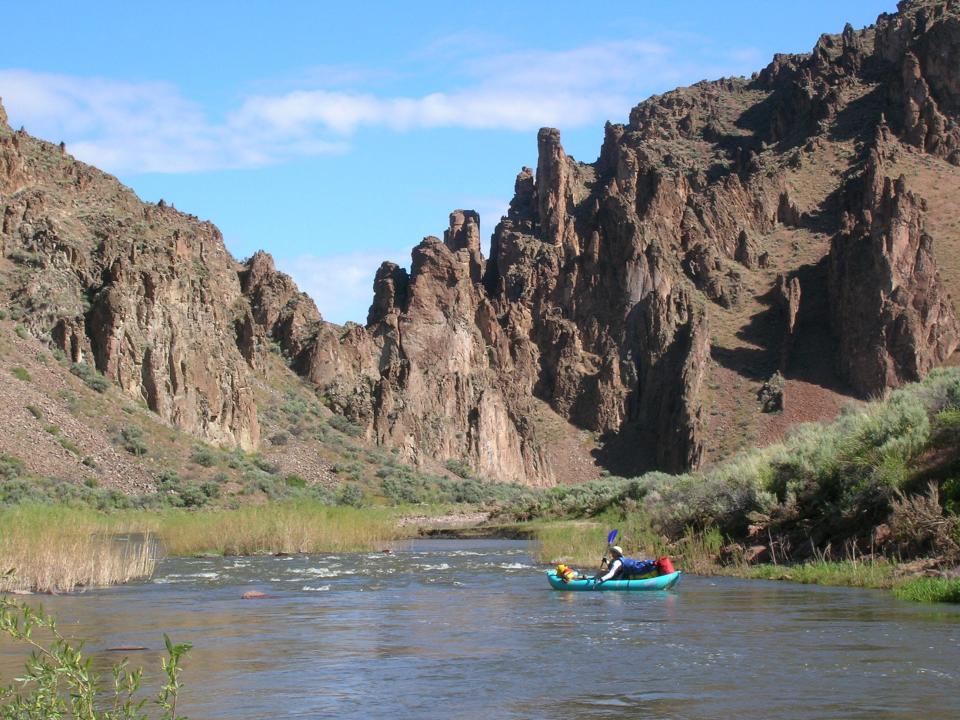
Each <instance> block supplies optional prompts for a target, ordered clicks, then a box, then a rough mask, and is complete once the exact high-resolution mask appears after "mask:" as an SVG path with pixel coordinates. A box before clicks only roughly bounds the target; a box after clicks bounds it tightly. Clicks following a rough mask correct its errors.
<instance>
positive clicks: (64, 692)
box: [0, 598, 191, 720]
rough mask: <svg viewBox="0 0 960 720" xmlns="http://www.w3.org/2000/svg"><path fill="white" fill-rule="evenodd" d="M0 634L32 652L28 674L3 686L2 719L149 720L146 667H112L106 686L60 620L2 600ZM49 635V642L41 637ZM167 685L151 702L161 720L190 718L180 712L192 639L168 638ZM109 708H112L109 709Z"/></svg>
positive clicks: (164, 663) (0, 697)
mask: <svg viewBox="0 0 960 720" xmlns="http://www.w3.org/2000/svg"><path fill="white" fill-rule="evenodd" d="M0 632H2V633H3V634H5V635H6V636H7V637H9V638H11V639H12V640H14V641H15V642H16V643H18V644H19V645H21V646H25V647H26V648H28V649H29V650H30V651H31V653H32V654H31V657H30V659H29V660H28V661H27V663H26V668H25V672H24V673H23V675H22V676H21V677H19V678H17V679H15V680H14V681H13V682H12V683H11V684H10V685H7V686H6V687H0V719H2V720H27V719H28V718H38V719H39V718H67V717H71V718H76V719H77V720H146V719H147V718H148V717H149V714H148V713H147V712H145V711H144V707H145V706H146V705H147V701H146V699H145V698H143V697H140V691H141V684H142V679H143V670H142V669H137V670H130V668H129V667H128V665H127V662H126V661H125V660H124V661H123V662H120V663H117V664H116V665H114V666H113V667H112V672H111V679H112V685H111V686H110V687H105V686H104V683H102V682H101V675H100V674H99V673H98V672H96V671H95V670H94V669H93V662H92V660H93V659H92V658H91V657H90V656H88V655H85V654H84V652H83V644H82V643H80V644H76V645H75V644H73V642H72V641H70V640H67V639H66V638H65V637H64V636H63V635H61V634H60V632H59V631H58V630H57V624H56V621H55V620H54V619H53V618H52V617H51V616H49V615H46V614H45V613H44V612H43V611H42V610H34V609H33V608H31V607H30V606H29V605H27V604H22V603H15V602H13V601H12V600H9V599H7V598H0ZM42 634H46V635H48V636H49V642H48V644H47V645H44V644H42V643H41V642H40V640H39V638H40V636H41V635H42ZM163 639H164V644H165V646H166V650H167V656H166V657H165V658H164V659H163V661H162V664H161V667H162V669H163V684H162V685H161V686H160V688H159V689H158V690H157V692H156V695H155V699H154V701H153V703H152V705H154V706H156V707H157V708H158V710H159V713H158V714H157V716H156V717H157V718H158V720H186V719H185V718H182V716H180V715H178V714H177V698H178V695H179V693H180V690H181V688H182V687H183V683H182V681H181V679H180V675H181V672H182V669H181V659H182V658H183V656H184V655H186V653H187V652H189V651H190V648H191V646H190V644H189V643H180V644H174V643H172V642H171V641H170V638H169V637H167V636H166V635H164V636H163ZM105 708H109V709H105Z"/></svg>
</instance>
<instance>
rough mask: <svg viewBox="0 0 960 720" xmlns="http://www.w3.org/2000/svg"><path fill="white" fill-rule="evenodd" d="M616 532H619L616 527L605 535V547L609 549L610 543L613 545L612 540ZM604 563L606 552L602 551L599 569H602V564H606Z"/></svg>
mask: <svg viewBox="0 0 960 720" xmlns="http://www.w3.org/2000/svg"><path fill="white" fill-rule="evenodd" d="M618 532H619V531H618V530H617V529H616V528H614V529H613V530H611V531H610V533H609V534H608V535H607V548H608V549H609V547H610V546H611V545H613V541H614V540H615V539H616V537H617V533H618ZM606 564H607V553H606V552H604V553H603V557H602V558H600V569H601V570H603V566H604V565H606Z"/></svg>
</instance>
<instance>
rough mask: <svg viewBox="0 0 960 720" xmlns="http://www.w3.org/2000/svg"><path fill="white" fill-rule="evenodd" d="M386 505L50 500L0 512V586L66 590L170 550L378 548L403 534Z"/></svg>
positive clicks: (126, 575) (133, 570)
mask: <svg viewBox="0 0 960 720" xmlns="http://www.w3.org/2000/svg"><path fill="white" fill-rule="evenodd" d="M403 536H404V535H403V531H401V530H400V529H399V528H398V526H397V518H396V513H395V512H394V511H391V510H386V509H384V510H380V509H363V510H360V509H356V508H346V507H329V506H325V505H321V504H319V503H313V502H298V503H292V502H290V503H274V504H270V505H263V506H257V507H254V506H247V507H242V508H240V509H237V510H219V511H207V512H187V511H168V512H164V513H148V512H143V511H138V512H133V511H123V512H117V513H113V514H109V515H108V514H105V513H100V512H96V511H93V510H80V509H74V508H67V507H57V506H50V505H35V506H19V507H16V508H12V509H8V510H2V511H0V575H2V574H3V573H5V572H7V571H8V570H9V569H13V570H14V571H15V572H14V574H12V575H9V576H5V577H0V592H3V591H17V590H35V591H40V592H68V591H70V590H74V589H76V588H78V587H101V586H107V585H115V584H118V583H124V582H129V581H131V580H137V579H140V578H145V577H149V576H150V575H151V574H152V573H153V569H154V565H155V563H156V559H157V557H156V555H157V550H158V548H162V549H163V550H164V551H165V552H167V553H169V554H172V555H197V554H202V553H214V554H218V555H259V554H275V553H303V552H344V551H360V550H371V549H379V548H382V547H383V545H384V544H385V543H387V542H389V541H391V540H395V539H398V538H400V537H403Z"/></svg>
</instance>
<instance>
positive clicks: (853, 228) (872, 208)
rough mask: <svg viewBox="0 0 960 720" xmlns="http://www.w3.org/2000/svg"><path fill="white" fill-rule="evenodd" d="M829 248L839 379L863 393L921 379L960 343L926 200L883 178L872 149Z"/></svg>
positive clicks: (850, 191)
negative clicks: (926, 221)
mask: <svg viewBox="0 0 960 720" xmlns="http://www.w3.org/2000/svg"><path fill="white" fill-rule="evenodd" d="M846 202H847V212H846V213H845V215H844V226H843V228H842V230H841V231H840V232H839V233H838V234H837V235H836V237H834V239H833V243H832V247H831V250H830V281H829V282H830V302H831V320H832V325H833V328H834V332H835V334H836V336H837V341H838V343H839V348H840V353H839V357H840V363H841V367H840V370H841V373H842V375H843V377H844V378H845V379H846V380H847V382H849V383H850V385H851V386H852V387H854V388H855V389H856V390H857V391H858V392H859V393H860V394H861V395H863V396H868V395H875V394H881V393H883V392H884V391H885V390H887V389H888V388H891V387H896V386H898V385H900V384H902V383H904V382H909V381H915V380H919V379H920V378H922V377H923V376H924V375H925V374H926V373H927V372H928V371H929V370H930V369H931V368H933V367H934V366H936V365H937V364H939V363H942V362H943V361H944V360H945V359H946V358H947V357H949V356H950V354H951V353H952V352H953V351H954V350H955V349H956V347H957V344H958V341H960V325H958V323H957V318H956V315H955V313H954V310H953V305H952V303H951V302H950V300H949V297H948V295H947V292H946V289H945V288H944V286H943V283H942V281H941V280H940V275H939V273H938V271H937V265H936V261H935V259H934V255H933V249H932V244H933V239H932V238H931V237H930V236H929V235H928V234H927V233H926V232H925V230H924V226H923V201H922V200H921V199H920V198H918V197H916V196H915V195H914V194H913V193H911V192H909V191H908V190H907V188H906V181H905V180H904V178H903V177H902V176H901V177H900V178H898V179H897V180H893V179H891V178H889V177H886V176H885V175H884V173H883V164H882V162H881V160H880V155H879V153H878V152H877V151H876V150H873V151H871V153H870V157H869V159H868V161H867V164H866V168H865V170H864V172H863V174H862V176H861V177H860V178H858V179H857V180H856V181H854V182H853V183H852V184H851V186H850V187H849V188H848V195H847V201H846Z"/></svg>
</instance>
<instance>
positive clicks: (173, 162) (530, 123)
mask: <svg viewBox="0 0 960 720" xmlns="http://www.w3.org/2000/svg"><path fill="white" fill-rule="evenodd" d="M454 45H455V46H456V47H458V48H459V50H460V52H459V53H452V54H451V56H450V58H449V62H448V64H447V66H446V67H444V68H443V70H444V72H445V73H446V75H448V76H451V77H454V78H456V80H455V81H454V82H455V87H453V88H452V89H451V88H446V89H440V88H438V89H437V91H436V92H429V93H425V94H421V95H389V94H374V93H371V92H363V91H360V90H351V89H350V88H349V82H350V81H351V80H354V81H356V82H358V83H362V82H363V79H364V78H370V77H374V76H375V75H376V71H374V70H368V69H358V70H357V71H356V72H351V69H350V68H347V67H341V66H330V67H326V68H324V67H321V68H318V69H315V72H313V73H308V74H307V75H305V76H304V77H303V78H302V79H303V80H304V81H305V82H306V80H307V78H308V77H312V78H314V80H313V82H316V83H322V84H324V87H319V88H318V87H308V88H299V89H291V90H288V91H285V92H279V93H278V92H273V93H269V92H263V91H261V92H260V93H258V94H255V95H251V96H248V97H246V98H245V99H242V100H241V101H240V103H239V104H238V106H237V107H235V108H233V109H232V110H230V111H228V112H226V113H225V114H224V116H223V117H222V118H213V117H211V116H210V113H209V112H208V111H207V110H206V109H205V108H204V107H202V106H201V105H200V104H199V103H198V102H195V101H193V100H190V99H188V98H185V97H184V96H183V95H182V94H181V92H180V91H179V89H178V88H176V87H175V86H173V85H171V84H169V83H162V82H143V83H134V82H124V81H117V80H110V79H104V78H89V77H76V76H70V75H56V74H48V73H36V72H31V71H27V70H0V96H2V97H3V98H4V103H5V105H6V107H7V111H8V113H9V114H10V116H11V117H12V118H13V119H14V122H16V123H18V124H19V123H24V124H25V125H26V126H27V128H28V130H30V131H31V132H33V133H34V134H37V135H40V136H42V137H45V138H48V139H50V140H53V141H57V140H64V141H66V142H67V145H68V149H69V150H70V152H72V153H73V154H74V155H76V156H77V157H79V158H80V159H82V160H85V161H88V162H91V163H94V164H96V165H99V166H101V167H104V168H106V169H108V170H111V171H113V172H118V173H140V172H191V171H201V170H211V169H223V168H241V167H244V168H245V167H258V166H262V165H267V164H271V163H278V162H283V161H284V160H286V159H288V158H291V157H298V156H304V155H308V156H309V155H322V154H327V153H342V152H346V151H348V150H349V143H350V139H351V137H352V136H353V135H354V134H355V133H357V132H358V131H359V130H361V129H362V128H386V129H389V130H392V131H396V132H406V131H411V130H415V129H423V128H439V127H449V128H465V129H505V130H517V131H526V130H535V129H536V128H538V127H541V126H544V125H550V126H556V127H560V128H573V127H579V126H584V125H588V124H593V123H600V122H603V121H604V120H606V119H615V120H622V119H625V118H626V115H627V113H628V112H629V109H630V107H631V106H632V105H633V104H634V103H636V102H637V101H638V100H640V99H642V98H643V97H645V96H647V95H649V94H650V93H651V92H653V91H656V90H663V89H665V88H666V87H669V86H672V85H675V84H678V83H682V82H685V81H691V80H694V79H700V78H701V77H704V76H712V75H718V74H723V72H724V71H725V68H723V67H714V66H708V65H706V64H705V63H704V62H703V61H702V60H701V61H698V60H696V59H690V58H689V57H686V56H681V55H680V51H679V50H676V49H673V48H671V47H669V46H668V45H665V44H662V43H658V42H649V41H642V40H632V41H612V42H606V43H596V44H591V45H585V46H582V47H578V48H571V49H567V50H552V51H546V50H523V51H516V52H503V51H499V52H495V51H491V50H490V46H489V44H484V45H481V46H479V47H473V48H471V47H469V46H465V45H463V44H459V45H457V44H456V43H454ZM437 47H443V43H442V42H438V44H437ZM484 47H486V49H485V51H484ZM680 47H681V48H682V47H686V48H689V47H690V45H689V43H682V44H680ZM743 52H745V53H749V50H745V51H743ZM721 57H722V58H723V61H724V62H727V63H730V64H731V66H733V65H736V64H737V62H738V61H739V60H740V57H739V56H738V55H737V51H735V50H733V51H728V52H726V53H725V54H722V55H721ZM426 64H427V65H428V66H430V67H431V68H433V67H435V66H436V58H433V59H432V60H431V62H429V63H426ZM410 72H413V71H410ZM425 72H428V73H429V72H433V70H430V71H425ZM420 76H421V79H422V83H434V84H437V83H439V82H440V81H439V80H438V79H437V78H436V77H434V76H433V75H428V74H425V73H424V72H421V73H420ZM384 77H385V76H384ZM323 78H326V79H327V81H326V82H324V80H323ZM450 82H451V81H448V83H447V84H449V83H450ZM334 88H335V89H334Z"/></svg>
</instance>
